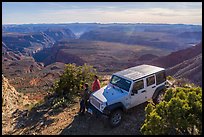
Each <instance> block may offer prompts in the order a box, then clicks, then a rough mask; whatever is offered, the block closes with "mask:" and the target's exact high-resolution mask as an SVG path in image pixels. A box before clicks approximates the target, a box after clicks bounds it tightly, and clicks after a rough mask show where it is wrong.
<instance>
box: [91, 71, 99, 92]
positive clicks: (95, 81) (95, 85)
mask: <svg viewBox="0 0 204 137" xmlns="http://www.w3.org/2000/svg"><path fill="white" fill-rule="evenodd" d="M100 88H101V85H100V81H99V79H98V76H97V75H95V76H94V82H93V84H92V91H93V92H95V91H97V90H99V89H100Z"/></svg>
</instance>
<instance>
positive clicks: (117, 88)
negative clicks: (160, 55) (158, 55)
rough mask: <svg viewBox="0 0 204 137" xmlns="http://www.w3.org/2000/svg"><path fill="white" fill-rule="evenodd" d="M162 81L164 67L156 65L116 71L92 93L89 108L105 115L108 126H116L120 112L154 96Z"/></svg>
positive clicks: (157, 93)
mask: <svg viewBox="0 0 204 137" xmlns="http://www.w3.org/2000/svg"><path fill="white" fill-rule="evenodd" d="M165 83H166V76H165V69H164V68H160V67H156V66H151V65H140V66H136V67H132V68H128V69H125V70H123V71H119V72H116V73H114V74H113V75H112V78H111V80H110V83H109V84H108V85H107V86H105V87H103V88H101V89H99V90H97V91H95V92H93V93H92V94H91V96H90V99H89V105H88V112H89V113H91V114H94V113H98V114H102V115H105V116H107V117H108V118H109V121H110V124H111V126H112V127H116V126H118V125H119V124H120V123H121V120H122V114H123V113H122V112H124V111H126V110H128V109H130V108H132V107H135V106H137V105H139V104H142V103H144V102H146V101H147V100H148V99H153V100H154V99H157V96H158V95H159V93H160V91H162V90H163V89H164V88H165Z"/></svg>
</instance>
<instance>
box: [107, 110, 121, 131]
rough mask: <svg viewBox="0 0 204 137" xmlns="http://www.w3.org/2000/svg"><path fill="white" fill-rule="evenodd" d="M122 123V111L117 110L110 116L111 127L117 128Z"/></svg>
mask: <svg viewBox="0 0 204 137" xmlns="http://www.w3.org/2000/svg"><path fill="white" fill-rule="evenodd" d="M121 121H122V111H121V110H115V111H113V112H112V113H111V114H110V117H109V122H110V125H111V127H117V126H119V125H120V123H121Z"/></svg>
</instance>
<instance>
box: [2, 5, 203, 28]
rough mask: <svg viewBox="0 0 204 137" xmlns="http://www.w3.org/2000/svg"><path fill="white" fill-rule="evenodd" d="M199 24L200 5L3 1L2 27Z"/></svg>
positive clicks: (200, 15)
mask: <svg viewBox="0 0 204 137" xmlns="http://www.w3.org/2000/svg"><path fill="white" fill-rule="evenodd" d="M67 23H101V24H110V23H118V24H119V23H123V24H126V23H129V24H137V23H148V24H187V25H202V2H2V24H3V25H7V24H8V25H9V24H17V25H18V24H19V25H20V24H67Z"/></svg>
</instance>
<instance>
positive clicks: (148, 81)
mask: <svg viewBox="0 0 204 137" xmlns="http://www.w3.org/2000/svg"><path fill="white" fill-rule="evenodd" d="M154 83H155V78H154V75H153V76H150V77H148V78H147V86H150V85H153V84H154Z"/></svg>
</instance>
